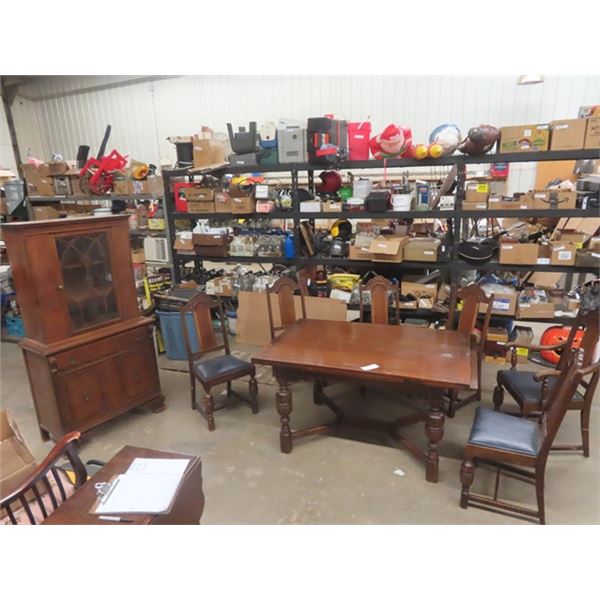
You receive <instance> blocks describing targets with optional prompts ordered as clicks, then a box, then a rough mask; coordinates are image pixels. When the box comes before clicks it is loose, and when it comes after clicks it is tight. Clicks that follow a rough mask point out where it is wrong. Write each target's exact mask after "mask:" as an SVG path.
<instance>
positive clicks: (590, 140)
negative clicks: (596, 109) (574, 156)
mask: <svg viewBox="0 0 600 600" xmlns="http://www.w3.org/2000/svg"><path fill="white" fill-rule="evenodd" d="M586 121H587V127H586V130H585V144H584V146H583V147H584V148H586V149H588V150H592V149H594V148H600V116H597V117H590V118H589V119H586Z"/></svg>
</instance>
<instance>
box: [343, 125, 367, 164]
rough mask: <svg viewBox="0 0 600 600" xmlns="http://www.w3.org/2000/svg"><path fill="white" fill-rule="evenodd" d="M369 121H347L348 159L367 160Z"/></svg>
mask: <svg viewBox="0 0 600 600" xmlns="http://www.w3.org/2000/svg"><path fill="white" fill-rule="evenodd" d="M370 138H371V123H369V122H368V121H363V122H362V123H348V160H369V140H370Z"/></svg>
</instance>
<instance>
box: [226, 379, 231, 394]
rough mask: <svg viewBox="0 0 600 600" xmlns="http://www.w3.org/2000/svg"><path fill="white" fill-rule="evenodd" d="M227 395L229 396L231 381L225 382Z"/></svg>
mask: <svg viewBox="0 0 600 600" xmlns="http://www.w3.org/2000/svg"><path fill="white" fill-rule="evenodd" d="M227 395H228V396H231V381H228V382H227Z"/></svg>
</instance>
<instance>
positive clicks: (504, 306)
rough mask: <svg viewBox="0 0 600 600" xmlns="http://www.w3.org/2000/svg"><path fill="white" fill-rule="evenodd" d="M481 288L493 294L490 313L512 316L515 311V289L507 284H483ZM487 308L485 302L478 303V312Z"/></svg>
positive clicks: (488, 293)
mask: <svg viewBox="0 0 600 600" xmlns="http://www.w3.org/2000/svg"><path fill="white" fill-rule="evenodd" d="M481 289H482V290H483V291H484V292H485V293H486V294H487V295H488V296H490V295H491V294H494V301H493V302H492V314H493V315H504V316H509V317H510V316H513V315H514V314H515V313H516V312H517V290H515V289H514V288H512V287H510V286H508V285H499V284H493V283H491V284H484V285H482V286H481ZM486 310H487V306H486V305H485V304H480V305H479V312H480V313H484V312H486Z"/></svg>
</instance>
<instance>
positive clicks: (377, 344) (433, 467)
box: [252, 319, 477, 482]
mask: <svg viewBox="0 0 600 600" xmlns="http://www.w3.org/2000/svg"><path fill="white" fill-rule="evenodd" d="M476 354H477V353H476V348H475V347H474V346H472V342H471V340H470V338H469V336H468V335H467V334H464V333H462V332H460V331H449V330H434V329H424V328H419V327H408V326H398V327H390V326H388V325H374V324H370V323H345V322H338V321H322V320H313V319H308V320H307V319H302V320H300V321H297V322H296V323H294V324H292V325H290V326H288V328H287V329H286V330H285V331H284V332H283V333H282V334H281V335H280V336H279V337H277V338H276V339H275V340H274V341H272V342H271V344H270V345H269V346H267V347H265V348H263V349H262V350H260V351H259V352H258V353H257V354H255V355H254V356H253V357H252V362H253V363H256V364H263V365H270V366H272V367H273V369H274V373H275V377H276V379H277V382H278V385H279V389H278V391H277V393H276V395H275V396H276V403H277V411H278V413H279V415H280V420H281V432H280V446H281V451H282V452H284V453H289V452H291V451H292V442H293V440H294V439H296V438H300V437H305V436H307V435H312V434H315V433H328V432H333V431H334V430H335V428H336V427H337V426H338V425H340V424H343V422H344V420H345V416H344V415H343V413H342V412H341V410H340V409H339V408H338V407H336V406H335V405H334V404H333V403H332V402H331V401H330V400H329V399H328V398H327V397H326V396H325V394H324V393H323V391H322V380H323V379H327V380H329V379H342V380H345V381H347V380H353V381H357V382H358V383H360V384H368V383H369V382H386V383H391V384H394V385H398V384H405V383H410V384H413V385H415V386H420V388H423V389H424V390H425V391H424V393H425V394H426V395H427V397H428V398H429V411H428V412H427V413H423V414H422V415H419V416H418V417H417V416H415V415H411V416H410V420H411V422H415V420H420V419H426V425H425V433H426V437H427V440H428V442H429V443H428V449H427V451H426V452H424V451H422V450H419V449H418V448H417V446H416V445H415V444H412V443H411V442H409V441H408V440H405V439H404V438H402V436H400V435H397V433H396V432H395V428H396V427H397V426H399V425H400V424H401V423H400V422H394V423H392V424H388V425H387V426H385V427H386V428H387V430H388V431H390V432H392V433H393V435H392V437H393V439H394V440H395V441H396V442H398V443H399V444H400V445H402V446H405V447H407V448H408V449H409V450H410V451H411V452H412V453H413V454H414V455H415V456H417V457H418V458H420V459H421V460H423V461H424V462H425V463H426V465H427V468H426V478H427V480H428V481H431V482H435V481H437V479H438V462H439V451H438V446H439V443H440V441H441V439H442V437H443V434H444V413H443V410H442V409H443V398H442V393H443V390H446V389H461V390H469V389H474V388H475V387H476V385H477V363H476V359H477V356H476ZM424 356H426V357H427V360H423V357H424ZM370 364H377V365H379V367H378V368H377V369H374V370H368V371H365V370H363V369H361V367H364V366H367V365H370ZM306 377H312V378H313V379H316V380H317V382H318V384H317V385H316V386H315V396H316V398H315V399H316V400H318V401H317V404H325V405H327V406H329V408H331V409H332V411H333V412H334V414H335V415H336V418H335V421H333V422H331V423H327V424H325V425H319V426H316V427H311V428H308V429H305V430H296V431H294V430H292V428H291V424H290V415H291V412H292V407H293V405H292V393H291V390H290V382H292V381H295V380H297V379H301V378H306ZM363 422H364V420H363ZM369 425H370V426H372V425H373V423H370V424H369ZM378 427H379V426H378Z"/></svg>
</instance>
